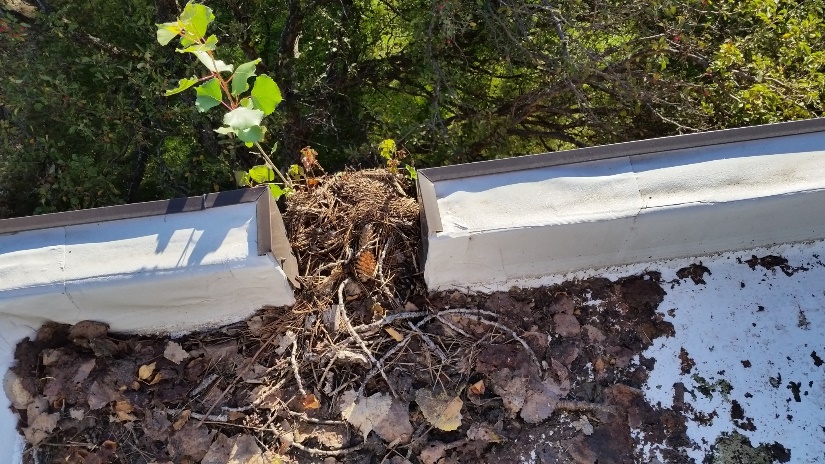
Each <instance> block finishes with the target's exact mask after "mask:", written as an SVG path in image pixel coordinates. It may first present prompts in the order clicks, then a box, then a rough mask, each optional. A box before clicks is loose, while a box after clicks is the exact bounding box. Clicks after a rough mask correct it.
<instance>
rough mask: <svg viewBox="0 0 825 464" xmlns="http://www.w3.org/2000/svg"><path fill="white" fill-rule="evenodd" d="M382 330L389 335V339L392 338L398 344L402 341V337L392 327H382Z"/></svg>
mask: <svg viewBox="0 0 825 464" xmlns="http://www.w3.org/2000/svg"><path fill="white" fill-rule="evenodd" d="M384 330H385V331H386V332H387V333H388V334H390V337H392V339H393V340H395V341H397V342H399V343H400V342H403V341H404V336H403V335H401V334H400V333H399V332H398V331H397V330H395V329H393V328H392V327H389V326H387V327H384Z"/></svg>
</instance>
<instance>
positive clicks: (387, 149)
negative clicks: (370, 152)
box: [378, 139, 395, 160]
mask: <svg viewBox="0 0 825 464" xmlns="http://www.w3.org/2000/svg"><path fill="white" fill-rule="evenodd" d="M378 151H379V153H380V154H381V157H382V158H384V159H387V160H390V159H392V157H393V155H395V140H393V139H385V140H382V141H381V143H380V144H379V145H378Z"/></svg>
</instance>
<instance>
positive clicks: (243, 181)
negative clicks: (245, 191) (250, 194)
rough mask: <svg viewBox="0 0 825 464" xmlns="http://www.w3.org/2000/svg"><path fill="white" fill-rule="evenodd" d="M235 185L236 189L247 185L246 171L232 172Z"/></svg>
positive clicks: (247, 176) (247, 174)
mask: <svg viewBox="0 0 825 464" xmlns="http://www.w3.org/2000/svg"><path fill="white" fill-rule="evenodd" d="M234 174H235V184H237V185H238V187H246V186H247V185H249V173H248V172H247V171H234Z"/></svg>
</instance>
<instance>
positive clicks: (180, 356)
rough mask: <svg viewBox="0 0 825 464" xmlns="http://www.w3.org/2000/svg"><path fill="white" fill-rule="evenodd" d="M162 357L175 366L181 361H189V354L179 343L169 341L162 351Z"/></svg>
mask: <svg viewBox="0 0 825 464" xmlns="http://www.w3.org/2000/svg"><path fill="white" fill-rule="evenodd" d="M163 357H164V358H166V359H168V360H170V361H172V362H173V363H175V364H180V363H181V361H185V360H187V359H189V353H187V352H186V350H184V349H183V348H182V347H181V346H180V344H179V343H176V342H173V341H171V340H170V341H169V342H168V343H166V349H164V350H163Z"/></svg>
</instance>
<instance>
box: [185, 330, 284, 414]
mask: <svg viewBox="0 0 825 464" xmlns="http://www.w3.org/2000/svg"><path fill="white" fill-rule="evenodd" d="M276 335H278V333H277V332H274V333H273V334H272V335H270V336H269V338H267V339H266V341H265V342H264V343H263V344H262V345H261V347H260V348H258V351H256V352H255V355H254V356H252V358H251V359H252V361H251V362H250V363H249V364H248V365H247V366H246V367H244V368H243V369H241V370H240V372H236V376H235V379H234V380H233V381H232V382H230V383H229V385H228V386H227V387H226V388H225V389H224V390H223V392H221V395H220V396H219V397H218V398H217V399H216V400H215V402H214V403H212V406H210V407H209V409H207V410H206V415H209V413H211V412H212V410H213V409H215V407H216V406H217V405H218V403H220V402H221V401H223V399H224V398H225V397H226V394H227V393H229V390H231V389H232V388H233V387H234V386H235V383H236V382H237V381H238V379H239V378H241V376H242V375H244V374H246V372H247V371H248V370H249V369H250V368H251V367H252V365H254V364H255V361H257V360H258V356H260V355H261V353H262V352H263V351H264V348H266V347H267V346H269V344H270V343H272V340H274V339H275V336H276ZM201 424H203V420H201V421H200V422H198V425H196V427H200V426H201Z"/></svg>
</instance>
